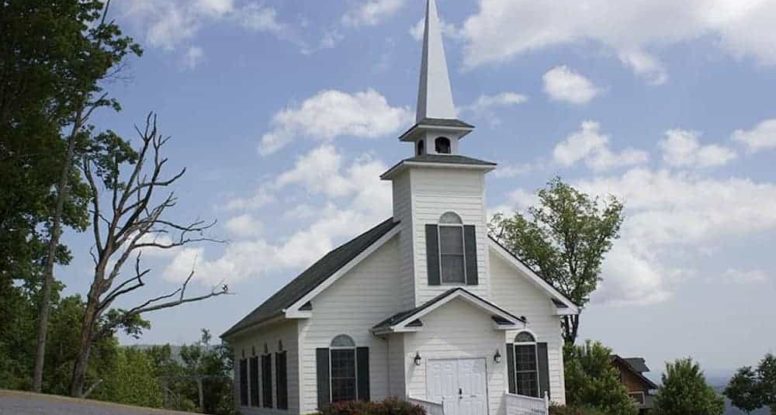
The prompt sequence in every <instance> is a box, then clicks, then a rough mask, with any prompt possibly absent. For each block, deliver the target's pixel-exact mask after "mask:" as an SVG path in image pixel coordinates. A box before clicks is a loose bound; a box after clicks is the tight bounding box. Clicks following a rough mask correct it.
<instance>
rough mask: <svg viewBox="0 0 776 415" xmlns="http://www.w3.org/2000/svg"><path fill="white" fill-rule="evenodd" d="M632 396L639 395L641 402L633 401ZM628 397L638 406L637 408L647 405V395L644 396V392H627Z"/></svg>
mask: <svg viewBox="0 0 776 415" xmlns="http://www.w3.org/2000/svg"><path fill="white" fill-rule="evenodd" d="M633 395H641V401H638V400H636V399H633ZM628 397H629V398H631V399H633V401H634V402H636V404H637V405H639V406H641V405H644V404H645V403H647V394H645V393H644V391H633V392H628Z"/></svg>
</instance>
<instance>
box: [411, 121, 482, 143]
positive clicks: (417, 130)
mask: <svg viewBox="0 0 776 415" xmlns="http://www.w3.org/2000/svg"><path fill="white" fill-rule="evenodd" d="M428 130H433V131H440V132H445V131H450V132H457V133H460V135H459V136H458V138H459V139H460V138H464V137H465V136H467V135H469V133H471V132H472V131H473V130H474V126H473V125H468V124H465V123H461V125H435V124H427V123H424V122H423V121H421V122H419V123H417V124H415V125H413V126H412V127H410V128H409V129H408V130H407V131H405V132H404V133H402V135H400V136H399V141H405V142H406V141H416V139H417V136H418V135H420V134H421V133H422V132H423V131H428Z"/></svg>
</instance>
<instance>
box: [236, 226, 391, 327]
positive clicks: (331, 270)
mask: <svg viewBox="0 0 776 415" xmlns="http://www.w3.org/2000/svg"><path fill="white" fill-rule="evenodd" d="M398 223H399V222H394V220H393V218H389V219H386V220H385V221H383V222H382V223H380V224H379V225H377V226H375V227H373V228H372V229H370V230H368V231H366V232H364V233H362V234H361V235H359V236H357V237H355V238H353V239H351V240H350V241H349V242H347V243H345V244H343V245H341V246H339V247H338V248H336V249H334V250H333V251H330V252H329V253H328V254H326V255H324V256H323V257H322V258H321V259H319V260H318V261H317V262H315V263H314V264H313V265H311V266H310V267H309V268H307V269H306V270H304V271H303V272H302V273H301V274H299V275H298V276H297V277H296V278H294V279H293V280H291V282H289V283H288V284H286V285H285V286H284V287H283V288H281V289H280V290H279V291H277V292H276V293H275V294H274V295H272V296H271V297H269V298H268V299H267V300H265V301H264V302H263V303H262V304H261V305H260V306H258V307H257V308H256V309H254V310H253V311H251V312H250V313H249V314H248V315H247V316H245V317H243V318H242V319H241V320H240V321H238V322H237V323H236V324H235V325H234V326H232V327H231V328H230V329H229V330H227V331H226V332H224V333H223V334H222V335H221V337H222V338H226V337H229V336H232V335H233V334H235V333H237V332H238V331H241V330H244V329H247V328H249V327H252V326H255V325H258V324H261V323H263V322H266V321H268V320H271V319H273V318H277V317H280V316H282V315H283V313H284V310H285V309H287V308H288V307H290V306H291V305H293V304H294V303H296V302H297V301H299V300H300V299H302V297H304V296H305V295H307V294H308V293H310V292H311V291H313V290H314V289H315V288H317V287H318V286H319V285H321V284H322V283H323V282H324V281H326V280H327V279H328V278H329V277H331V276H332V275H334V274H335V273H336V272H337V271H339V270H340V269H341V268H342V267H344V266H345V265H347V264H348V263H349V262H350V261H352V260H353V259H355V258H356V257H357V256H358V255H359V254H361V253H362V252H364V251H365V250H366V249H367V248H369V247H370V246H372V245H373V244H374V243H375V242H377V240H379V239H380V238H382V237H383V236H385V235H386V234H387V233H388V232H390V231H391V230H392V229H393V228H395V227H396V225H397V224H398Z"/></svg>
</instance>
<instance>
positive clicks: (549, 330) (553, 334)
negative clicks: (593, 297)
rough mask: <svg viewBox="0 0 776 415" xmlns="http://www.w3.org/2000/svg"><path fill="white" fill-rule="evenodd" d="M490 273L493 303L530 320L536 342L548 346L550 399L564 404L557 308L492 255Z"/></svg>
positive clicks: (525, 278) (530, 284) (561, 354)
mask: <svg viewBox="0 0 776 415" xmlns="http://www.w3.org/2000/svg"><path fill="white" fill-rule="evenodd" d="M490 273H491V278H492V280H491V284H492V290H493V301H494V302H495V303H496V304H498V305H499V306H500V307H502V308H504V309H505V310H507V311H509V312H510V313H512V314H514V315H517V316H525V317H526V318H527V319H528V329H530V330H531V331H532V332H533V333H534V334H535V335H536V337H537V341H539V342H546V343H547V354H548V356H547V357H548V360H549V366H550V395H551V398H552V400H553V401H554V402H556V403H559V404H563V403H565V396H566V393H565V387H564V383H563V337H562V335H561V326H560V317H558V316H555V315H554V312H555V310H554V308H555V307H554V305H553V304H552V301H551V300H550V298H549V297H548V296H547V294H546V293H545V292H544V291H541V290H540V289H539V288H537V287H536V286H535V285H533V284H532V283H531V282H529V280H528V279H527V278H528V277H527V276H524V275H521V271H519V270H517V269H516V268H514V267H513V266H512V265H510V264H509V263H508V262H506V261H505V260H504V259H503V258H501V257H500V256H498V255H497V254H495V253H491V255H490ZM516 334H517V332H516V331H508V332H507V339H508V340H511V339H514V336H515V335H516Z"/></svg>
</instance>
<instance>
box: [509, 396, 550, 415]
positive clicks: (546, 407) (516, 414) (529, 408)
mask: <svg viewBox="0 0 776 415" xmlns="http://www.w3.org/2000/svg"><path fill="white" fill-rule="evenodd" d="M505 399H506V407H507V415H547V414H548V413H549V411H550V399H549V397H548V396H547V395H546V394H545V395H544V398H534V397H531V396H523V395H515V394H512V393H507V394H506V395H505Z"/></svg>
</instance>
